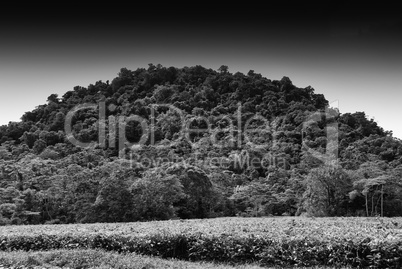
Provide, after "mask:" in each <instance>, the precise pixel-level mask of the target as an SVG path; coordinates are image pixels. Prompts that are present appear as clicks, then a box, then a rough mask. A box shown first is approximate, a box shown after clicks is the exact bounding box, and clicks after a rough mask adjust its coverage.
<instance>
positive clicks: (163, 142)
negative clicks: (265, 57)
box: [0, 64, 402, 225]
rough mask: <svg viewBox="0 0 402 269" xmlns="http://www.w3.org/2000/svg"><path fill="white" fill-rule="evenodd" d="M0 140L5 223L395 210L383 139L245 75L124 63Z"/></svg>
mask: <svg viewBox="0 0 402 269" xmlns="http://www.w3.org/2000/svg"><path fill="white" fill-rule="evenodd" d="M54 87H57V85H54ZM0 143H1V146H0V224H3V225H4V224H28V223H32V224H39V223H77V222H119V221H125V222H127V221H142V220H155V219H172V218H208V217H220V216H235V215H239V216H270V215H311V216H378V215H383V216H401V215H402V181H401V176H402V143H401V141H400V140H398V139H396V138H394V137H393V136H392V132H389V131H385V130H383V128H381V127H380V126H378V125H377V123H376V122H375V121H374V120H372V119H368V117H367V116H366V115H365V113H364V112H356V113H341V112H340V111H338V110H337V109H336V108H332V107H330V106H329V104H328V101H327V100H326V99H325V97H324V96H323V95H322V94H319V93H316V92H315V90H314V89H313V88H312V87H310V86H309V87H306V88H298V87H297V86H295V85H293V83H292V81H291V80H290V79H289V78H288V77H283V78H282V79H281V80H270V79H268V78H265V77H263V76H262V75H261V74H258V73H256V72H254V71H253V70H250V71H249V72H248V73H247V74H243V73H240V72H237V73H231V72H230V71H229V68H228V67H227V66H224V65H223V66H221V67H220V68H219V69H218V70H212V69H208V68H205V67H202V66H193V67H184V68H175V67H164V66H161V65H159V64H158V65H154V64H149V66H148V67H147V68H139V69H137V70H134V71H132V70H128V69H127V68H122V69H121V70H120V72H119V73H118V75H117V77H116V78H114V79H113V80H112V81H111V82H109V81H106V82H103V81H101V80H100V81H97V82H95V83H94V84H90V85H88V86H87V87H82V86H76V87H74V89H73V90H71V91H68V92H66V93H65V94H64V95H63V96H61V97H59V96H58V95H56V94H52V95H50V96H49V97H48V99H47V103H46V104H42V105H38V106H37V107H36V108H35V109H34V110H32V111H28V112H26V113H25V114H24V115H22V117H21V121H20V122H10V123H9V124H8V125H3V126H0Z"/></svg>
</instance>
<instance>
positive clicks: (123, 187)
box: [93, 174, 133, 222]
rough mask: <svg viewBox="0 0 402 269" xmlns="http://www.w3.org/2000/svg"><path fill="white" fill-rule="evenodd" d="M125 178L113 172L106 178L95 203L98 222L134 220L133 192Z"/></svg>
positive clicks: (94, 208)
mask: <svg viewBox="0 0 402 269" xmlns="http://www.w3.org/2000/svg"><path fill="white" fill-rule="evenodd" d="M128 187H129V186H127V183H126V182H125V180H124V179H123V178H122V177H120V176H119V175H117V174H112V175H111V176H110V177H109V178H108V179H107V180H105V181H104V182H103V184H102V186H101V189H100V191H99V193H98V195H97V197H96V200H95V203H94V205H93V210H94V218H95V220H96V221H97V222H128V221H132V220H133V218H132V203H133V202H132V200H133V197H132V194H131V192H130V191H129V189H128Z"/></svg>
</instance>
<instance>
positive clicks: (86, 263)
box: [0, 249, 350, 269]
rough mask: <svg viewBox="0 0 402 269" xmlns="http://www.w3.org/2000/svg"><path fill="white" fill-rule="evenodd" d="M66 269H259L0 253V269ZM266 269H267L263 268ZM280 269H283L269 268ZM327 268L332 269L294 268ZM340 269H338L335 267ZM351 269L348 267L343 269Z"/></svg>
mask: <svg viewBox="0 0 402 269" xmlns="http://www.w3.org/2000/svg"><path fill="white" fill-rule="evenodd" d="M2 266H6V267H8V266H13V268H41V269H42V268H47V269H50V268H53V269H54V268H66V269H67V268H69V269H90V268H91V269H128V268H129V269H167V268H172V269H233V268H237V269H261V268H264V267H261V266H259V265H258V264H244V265H236V266H235V267H234V266H230V265H227V264H217V263H208V262H186V261H180V260H175V259H161V258H158V257H148V256H143V255H137V254H134V253H129V254H119V253H116V252H110V251H104V250H95V249H75V250H69V249H61V250H51V251H35V252H25V251H13V252H1V251H0V268H2ZM265 268H266V267H265ZM270 268H273V269H274V268H283V267H270ZM297 268H301V269H303V268H317V269H318V268H324V269H325V268H326V269H331V268H335V267H297ZM336 268H339V267H336ZM345 268H350V267H345Z"/></svg>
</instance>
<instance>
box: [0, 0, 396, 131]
mask: <svg viewBox="0 0 402 269" xmlns="http://www.w3.org/2000/svg"><path fill="white" fill-rule="evenodd" d="M330 3H331V2H328V1H327V2H325V4H326V5H324V4H322V5H321V6H319V5H318V6H317V5H316V4H315V5H312V4H311V5H310V6H306V5H301V4H299V6H295V5H293V4H291V2H287V3H285V4H283V5H280V6H279V5H275V6H272V5H267V6H262V5H256V4H252V3H245V4H244V3H243V5H234V4H232V5H228V4H227V7H225V6H217V4H206V3H199V4H193V5H184V6H183V7H184V9H181V8H182V7H180V6H168V4H165V5H163V6H161V5H160V4H158V3H156V2H155V3H152V4H150V5H149V6H147V7H145V6H143V5H141V6H137V5H136V4H135V3H134V5H133V6H130V5H127V4H123V3H117V2H116V3H114V4H113V5H111V4H110V6H105V7H103V8H99V7H102V5H101V4H98V7H95V8H82V7H73V6H63V5H60V6H59V7H55V8H53V9H50V10H49V11H48V9H46V7H43V8H41V7H38V6H36V7H32V9H29V8H27V10H28V11H29V12H28V13H27V14H28V15H27V14H24V13H25V12H21V10H20V9H19V8H18V9H17V8H13V9H11V8H10V9H4V10H2V13H3V14H2V16H1V18H0V33H1V35H0V82H1V84H0V85H1V86H0V87H1V101H0V109H1V110H0V124H6V123H8V122H9V121H18V120H19V118H20V117H21V116H22V114H23V113H24V112H25V111H29V110H32V109H34V108H35V106H37V105H40V104H44V103H45V102H46V99H47V97H48V96H49V95H50V94H52V93H58V94H59V95H60V96H61V95H63V93H65V92H66V91H68V90H72V88H73V87H74V86H77V85H80V86H84V87H86V86H88V85H89V84H90V83H94V82H96V81H98V80H102V81H106V80H112V79H113V78H114V77H116V75H117V73H118V72H119V70H120V68H122V67H127V68H128V69H132V70H134V69H136V68H138V67H145V68H146V67H147V66H148V64H149V63H154V64H158V63H160V64H162V65H164V66H175V67H183V66H194V65H203V66H204V67H207V68H212V69H217V68H219V66H221V65H228V66H229V71H230V72H233V73H234V72H237V71H240V72H243V73H247V72H248V71H249V70H251V69H252V70H254V71H255V72H256V73H261V74H262V75H263V76H265V77H267V78H269V79H281V78H282V77H283V76H288V77H290V79H291V80H292V81H293V83H294V84H295V85H296V86H298V87H306V86H309V85H311V86H312V87H313V88H314V89H315V90H316V92H317V93H323V94H324V95H325V96H326V98H327V99H328V101H330V102H333V101H336V103H338V104H339V108H340V111H341V113H346V112H355V111H365V112H366V114H368V115H369V116H370V117H374V119H375V120H376V121H377V122H378V123H379V124H380V126H382V127H384V129H386V130H393V131H394V135H395V136H397V137H400V138H402V124H400V123H398V118H399V115H402V106H401V105H400V104H399V102H400V100H402V99H401V97H402V91H401V83H402V79H401V74H402V67H401V64H402V52H401V48H402V46H401V45H402V36H401V33H402V31H401V29H402V27H401V19H400V17H401V16H400V14H401V12H400V9H399V8H396V7H394V6H387V5H385V4H383V5H382V6H378V4H377V5H372V6H368V5H367V4H365V5H361V6H359V7H352V6H350V5H349V4H347V3H343V2H337V4H336V5H334V4H330Z"/></svg>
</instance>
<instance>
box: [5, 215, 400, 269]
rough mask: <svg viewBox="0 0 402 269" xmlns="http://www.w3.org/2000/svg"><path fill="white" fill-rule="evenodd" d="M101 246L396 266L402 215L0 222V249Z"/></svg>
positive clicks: (280, 261)
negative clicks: (110, 221) (104, 221)
mask: <svg viewBox="0 0 402 269" xmlns="http://www.w3.org/2000/svg"><path fill="white" fill-rule="evenodd" d="M80 248H85V249H101V250H106V251H115V252H119V253H136V254H141V255H149V256H158V257H161V258H174V259H182V260H187V261H210V262H219V263H227V264H232V265H236V264H237V265H238V264H244V263H253V264H258V265H260V266H266V267H270V266H335V267H337V266H345V267H370V266H371V267H372V268H386V267H387V268H401V267H402V260H401V258H400V257H401V256H402V218H297V217H280V218H217V219H203V220H199V219H196V220H195V219H193V220H170V221H152V222H133V223H96V224H71V225H70V224H62V225H26V226H3V227H0V251H6V252H10V251H20V250H22V251H45V250H55V249H80Z"/></svg>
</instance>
